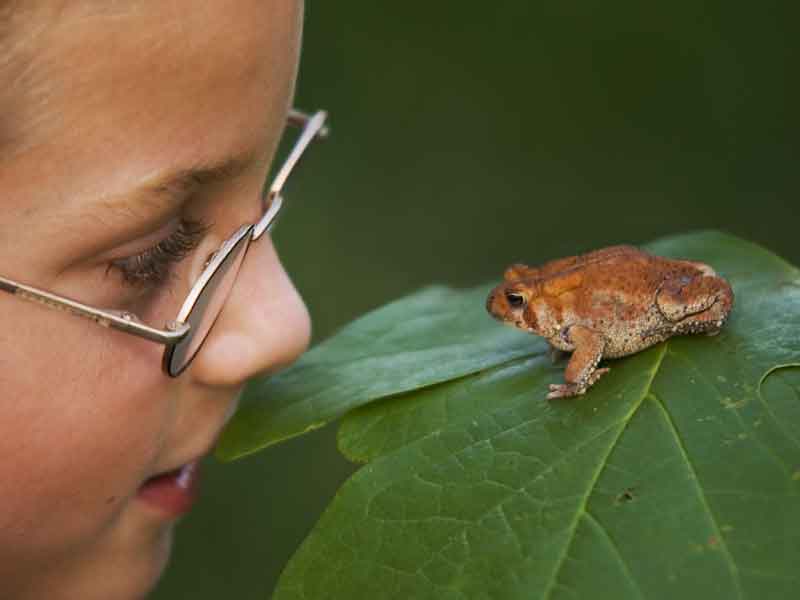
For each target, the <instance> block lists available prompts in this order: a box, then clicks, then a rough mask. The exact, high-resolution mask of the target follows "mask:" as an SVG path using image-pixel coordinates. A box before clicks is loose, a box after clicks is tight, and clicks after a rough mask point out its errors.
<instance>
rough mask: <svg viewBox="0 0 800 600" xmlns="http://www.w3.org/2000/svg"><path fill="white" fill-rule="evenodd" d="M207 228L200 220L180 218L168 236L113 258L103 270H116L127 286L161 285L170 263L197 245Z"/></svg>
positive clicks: (168, 270)
mask: <svg viewBox="0 0 800 600" xmlns="http://www.w3.org/2000/svg"><path fill="white" fill-rule="evenodd" d="M208 229H209V226H208V225H207V224H206V223H204V222H202V221H197V220H188V219H181V221H180V223H179V225H178V228H177V229H176V230H175V231H174V232H173V233H172V234H170V235H169V236H168V237H166V238H164V239H163V240H161V241H160V242H158V243H157V244H156V245H155V246H153V247H151V248H148V249H147V250H145V251H144V252H141V253H139V254H137V255H135V256H128V257H125V258H121V259H117V260H114V261H112V262H111V263H110V264H109V266H108V269H106V272H108V271H109V270H111V269H115V270H117V271H118V272H119V273H120V274H121V275H122V281H123V282H124V283H125V284H126V285H129V286H134V287H139V288H150V289H155V288H158V287H161V286H163V285H165V284H166V283H167V282H168V280H169V278H170V275H171V274H172V267H173V266H174V265H175V264H176V263H179V262H180V261H181V260H183V259H184V258H186V256H188V255H189V254H191V252H192V251H193V250H195V249H196V248H197V246H198V245H199V244H200V242H201V241H202V240H203V237H204V236H205V234H206V233H207V232H208Z"/></svg>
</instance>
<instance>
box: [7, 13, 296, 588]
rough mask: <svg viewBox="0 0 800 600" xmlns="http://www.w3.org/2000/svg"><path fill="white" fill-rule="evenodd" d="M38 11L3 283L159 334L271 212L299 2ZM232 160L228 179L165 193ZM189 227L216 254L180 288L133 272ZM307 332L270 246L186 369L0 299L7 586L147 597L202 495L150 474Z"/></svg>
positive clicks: (149, 350)
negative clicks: (186, 514) (237, 239)
mask: <svg viewBox="0 0 800 600" xmlns="http://www.w3.org/2000/svg"><path fill="white" fill-rule="evenodd" d="M33 4H38V3H29V2H21V3H19V5H20V6H24V7H25V8H24V9H23V8H20V9H19V12H16V13H15V12H14V11H13V10H12V12H11V15H3V18H9V19H11V21H10V23H11V26H10V27H8V28H6V27H4V26H2V24H0V32H10V33H0V36H2V37H0V46H2V54H3V59H2V60H0V207H1V210H0V275H3V276H5V277H8V278H12V279H16V280H18V281H21V282H24V283H28V284H30V285H34V286H37V287H40V288H44V289H48V290H50V291H53V292H56V293H59V294H62V295H64V296H67V297H72V298H75V299H78V300H81V301H83V302H85V303H87V304H92V305H95V306H99V307H108V308H120V309H128V310H131V311H132V312H136V313H138V314H141V315H142V316H143V317H145V319H146V320H147V321H148V322H149V324H152V325H154V326H156V327H159V328H162V327H163V325H164V320H165V319H169V318H174V316H175V315H176V314H177V310H178V308H179V305H180V303H181V302H182V300H183V298H184V296H185V295H186V293H187V292H188V290H189V288H190V286H191V282H192V280H193V278H194V277H196V276H197V274H198V273H199V272H200V270H202V268H203V264H204V262H205V259H206V257H207V256H208V255H209V253H211V252H213V251H214V250H216V248H217V247H218V245H219V243H220V242H221V241H222V240H224V239H225V238H227V237H228V236H229V235H230V234H231V233H232V232H233V231H234V230H235V229H236V228H238V226H239V225H241V224H243V223H252V222H254V221H255V220H257V219H258V217H259V216H260V215H261V210H262V208H261V204H260V201H259V199H260V192H261V187H262V184H263V182H264V180H265V178H266V175H267V168H268V165H269V163H270V160H271V158H272V155H273V151H274V149H275V147H276V145H277V142H278V140H279V138H280V136H281V133H282V131H283V129H284V121H285V117H286V112H287V108H288V107H289V104H290V101H291V95H292V90H293V85H294V76H295V70H296V64H297V56H298V49H299V36H300V22H301V12H302V6H301V3H300V2H299V1H298V2H294V1H288V0H274V1H264V0H228V1H225V0H218V1H217V0H212V1H204V2H195V1H192V0H170V1H169V2H162V1H158V0H153V1H149V0H130V1H121V2H96V3H93V2H83V1H80V2H78V1H76V2H70V1H64V2H43V3H42V4H43V5H44V8H41V9H37V8H31V6H32V5H33ZM94 4H96V5H97V6H94ZM0 12H2V11H0ZM9 36H10V37H9ZM3 38H5V39H3ZM6 57H9V58H6ZM231 158H234V159H236V160H237V161H238V162H237V164H239V167H240V168H238V169H236V170H235V172H231V173H228V176H227V177H223V178H222V179H221V180H218V181H213V182H211V181H206V180H200V181H197V182H195V183H194V184H192V185H190V186H182V185H181V186H178V185H173V184H169V183H167V184H166V185H160V183H163V180H164V178H169V177H170V176H171V175H174V174H176V173H180V172H182V171H185V170H187V169H192V168H194V167H197V166H209V165H218V164H222V163H225V162H226V161H228V160H229V159H231ZM155 182H160V183H159V185H156V183H155ZM181 219H184V220H189V221H202V222H203V223H205V224H206V225H208V227H209V229H208V232H207V233H206V235H205V237H203V238H202V240H200V241H199V245H198V246H197V248H196V249H194V250H192V251H191V252H189V253H188V255H187V256H186V257H185V258H184V259H183V260H181V261H180V262H178V263H176V264H173V265H172V266H170V267H169V271H170V275H169V276H168V277H166V278H165V280H164V281H163V282H161V283H158V282H156V283H153V282H152V281H150V282H148V281H147V280H146V279H147V278H145V281H144V282H140V283H137V284H130V283H125V281H124V278H123V276H122V274H121V272H120V268H119V264H120V260H121V259H124V258H126V257H130V256H136V255H141V254H142V253H143V252H145V251H147V249H149V248H152V247H153V246H156V245H157V244H158V243H159V242H161V241H162V240H163V239H164V238H167V237H168V236H170V235H172V234H174V233H175V230H176V229H177V228H178V225H179V223H180V222H181ZM150 257H151V258H152V255H150ZM112 263H114V264H116V265H117V266H113V267H111V268H109V265H110V264H112ZM124 264H125V265H127V266H128V267H131V265H133V268H134V270H135V266H136V264H137V263H136V261H130V260H129V261H126V262H125V263H124ZM309 327H310V326H309V321H308V315H307V312H306V310H305V307H304V306H303V304H302V301H301V300H300V298H299V297H298V295H297V293H296V291H295V289H294V287H293V286H292V284H291V282H290V281H289V279H288V277H287V275H286V273H285V272H284V271H283V268H282V267H281V265H280V263H279V262H278V258H277V256H276V254H275V251H274V249H273V246H272V244H271V241H270V240H269V239H268V238H267V236H265V237H264V238H262V239H261V240H260V241H258V242H257V243H255V244H254V245H253V246H252V247H251V248H250V250H249V253H248V255H247V258H246V260H245V263H244V265H243V267H242V271H241V272H240V273H239V277H238V279H237V284H236V286H235V288H234V289H233V292H232V293H231V296H230V297H229V299H228V301H227V304H226V305H225V308H224V310H223V312H222V314H221V316H220V318H219V320H218V321H217V323H216V325H215V328H214V330H213V331H212V332H211V334H210V336H209V338H208V339H207V340H206V343H205V345H204V346H203V348H202V350H201V351H200V354H199V355H198V356H197V358H196V359H195V361H194V363H193V364H192V365H191V367H190V368H189V369H188V370H187V371H186V372H185V373H183V375H181V376H180V377H178V378H176V379H170V378H168V377H167V376H165V375H164V373H163V372H162V370H161V364H160V360H161V353H162V352H163V347H162V346H159V345H157V344H154V343H151V342H148V341H144V340H141V339H138V338H135V337H132V336H129V335H126V334H124V333H120V332H117V331H114V330H109V329H105V328H102V327H98V326H96V325H95V324H93V323H91V322H89V321H87V320H84V319H80V318H76V317H74V316H71V315H68V314H66V313H63V312H59V311H54V310H48V309H45V308H42V307H39V306H37V305H35V304H31V303H29V302H24V301H22V300H20V299H18V298H15V297H13V296H11V295H8V294H0V344H1V345H2V350H0V386H2V390H3V392H2V401H0V456H2V457H3V460H2V461H0V481H2V493H0V589H2V593H0V595H2V596H3V597H13V598H18V599H26V598H49V599H51V600H55V599H58V598H81V599H83V600H91V599H94V598H98V599H100V598H102V599H107V598H115V599H126V598H139V597H142V596H143V595H144V594H145V593H146V592H147V591H148V590H149V589H150V588H151V587H152V585H153V583H154V582H155V580H156V578H157V577H158V575H159V573H160V572H161V570H162V568H163V566H164V564H165V561H166V559H167V556H168V554H169V547H170V540H171V535H172V528H173V524H174V521H175V519H176V517H177V515H178V514H180V513H181V512H183V509H184V508H185V506H184V505H183V503H184V501H185V500H186V499H187V496H186V495H185V494H182V492H180V489H178V488H177V487H176V485H177V483H176V482H175V481H174V480H175V479H176V478H175V477H173V478H172V479H169V478H167V480H168V481H167V483H166V484H165V486H166V488H169V489H166V490H165V489H161V490H160V491H158V490H156V492H155V493H153V489H154V487H158V486H154V485H153V484H152V482H151V484H150V485H147V486H145V487H144V488H143V487H142V486H143V484H144V482H145V481H147V480H148V479H150V478H152V477H153V476H155V475H157V474H160V473H164V472H166V471H172V470H174V469H176V468H178V467H181V466H182V465H185V464H186V463H190V462H191V461H194V460H195V459H197V458H199V457H201V456H202V455H204V454H206V453H208V452H209V450H210V448H211V446H212V445H213V443H214V440H215V438H216V436H217V435H218V433H219V431H220V429H221V427H222V426H223V424H224V422H225V420H226V418H228V417H229V416H230V414H231V413H232V411H233V410H234V408H235V404H236V398H237V394H238V392H239V390H240V387H241V384H242V383H243V382H244V380H245V379H247V378H248V377H250V376H253V375H255V374H257V373H260V372H270V371H274V370H276V369H278V368H280V367H282V366H285V365H286V364H287V363H289V362H291V361H292V360H294V359H295V358H296V357H297V356H298V354H299V353H300V352H301V351H302V350H303V349H304V348H305V346H306V344H307V342H308V337H309ZM170 485H172V488H170ZM143 489H144V490H145V491H144V492H143ZM147 490H149V491H147ZM210 542H211V540H210Z"/></svg>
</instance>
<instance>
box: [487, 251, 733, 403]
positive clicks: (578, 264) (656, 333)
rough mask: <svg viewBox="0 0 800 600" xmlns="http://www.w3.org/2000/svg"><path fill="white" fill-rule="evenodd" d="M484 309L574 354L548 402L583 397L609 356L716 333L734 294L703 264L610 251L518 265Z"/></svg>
mask: <svg viewBox="0 0 800 600" xmlns="http://www.w3.org/2000/svg"><path fill="white" fill-rule="evenodd" d="M486 307H487V309H488V311H489V313H490V314H491V315H493V316H494V317H496V318H497V319H500V320H501V321H503V322H505V323H508V324H510V325H513V326H515V327H518V328H520V329H523V330H525V331H529V332H531V333H535V334H536V335H540V336H542V337H544V338H545V339H546V340H547V341H548V343H549V344H550V346H551V348H553V349H555V350H558V351H564V352H571V353H572V356H571V358H570V361H569V363H568V364H567V368H566V370H565V372H564V380H565V383H563V384H552V385H551V386H550V393H549V394H548V395H547V397H548V398H565V397H570V396H577V395H580V394H584V393H585V392H586V390H587V389H588V388H589V387H590V386H592V385H593V384H594V383H595V382H596V381H597V380H598V379H599V378H600V377H601V376H602V375H603V374H604V373H607V372H608V371H609V369H608V368H600V369H598V368H597V366H598V364H599V363H600V361H601V360H602V359H603V358H617V357H620V356H627V355H629V354H634V353H636V352H639V351H641V350H644V349H645V348H649V347H650V346H652V345H654V344H657V343H658V342H661V341H663V340H666V339H668V338H670V337H672V336H673V335H682V334H688V333H706V334H707V335H715V334H717V333H719V330H720V328H721V327H722V326H723V325H724V323H725V321H726V320H727V318H728V315H729V314H730V311H731V308H732V307H733V290H732V289H731V286H730V285H729V284H728V282H727V281H725V279H723V278H722V277H720V276H718V275H717V274H716V273H715V272H714V270H713V269H712V268H711V267H710V266H708V265H706V264H704V263H701V262H696V261H689V260H672V259H667V258H662V257H660V256H653V255H651V254H647V253H646V252H643V251H641V250H639V249H638V248H634V247H633V246H611V247H608V248H602V249H600V250H595V251H594V252H590V253H588V254H583V255H580V256H570V257H567V258H562V259H558V260H554V261H551V262H549V263H546V264H544V265H542V266H541V267H529V266H527V265H520V264H518V265H512V266H511V267H509V268H508V269H506V272H505V275H504V281H503V283H501V284H500V285H498V286H497V287H496V288H494V289H493V290H492V291H491V293H490V294H489V297H488V299H487V304H486Z"/></svg>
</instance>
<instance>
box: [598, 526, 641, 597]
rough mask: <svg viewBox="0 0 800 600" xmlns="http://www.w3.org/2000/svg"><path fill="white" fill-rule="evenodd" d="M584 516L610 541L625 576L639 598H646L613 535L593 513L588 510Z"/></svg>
mask: <svg viewBox="0 0 800 600" xmlns="http://www.w3.org/2000/svg"><path fill="white" fill-rule="evenodd" d="M583 515H584V516H585V517H586V520H587V521H588V522H589V523H590V524H591V525H592V526H593V527H594V528H595V529H597V530H598V531H599V532H600V533H601V534H602V535H603V537H604V538H606V540H607V541H608V544H609V546H611V549H612V550H614V555H615V556H616V557H617V560H618V562H619V564H620V566H621V567H622V571H623V572H624V574H625V576H626V577H627V578H628V580H629V581H630V583H631V586H632V587H633V589H635V590H636V594H637V595H638V596H639V598H644V594H643V593H642V590H641V589H639V584H638V583H636V580H635V579H634V578H633V574H632V573H631V571H630V569H629V568H628V563H627V562H626V561H625V558H624V557H623V556H622V552H620V549H619V546H618V545H617V543H616V542H615V541H614V539H613V538H612V537H611V535H610V534H609V533H608V530H607V529H606V528H605V527H603V525H602V523H600V521H599V520H598V519H597V518H596V517H595V516H594V515H593V514H592V513H590V512H589V511H588V510H587V511H584V513H583Z"/></svg>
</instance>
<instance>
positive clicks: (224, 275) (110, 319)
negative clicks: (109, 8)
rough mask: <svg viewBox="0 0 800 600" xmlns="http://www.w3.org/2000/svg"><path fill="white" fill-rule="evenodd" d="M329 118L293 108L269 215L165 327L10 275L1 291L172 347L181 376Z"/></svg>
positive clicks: (229, 245) (218, 256) (239, 235)
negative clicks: (290, 142)
mask: <svg viewBox="0 0 800 600" xmlns="http://www.w3.org/2000/svg"><path fill="white" fill-rule="evenodd" d="M326 118H327V113H326V112H325V111H317V112H315V113H314V114H312V115H308V114H305V113H302V112H300V111H298V110H294V109H293V110H291V111H290V112H289V117H288V122H289V124H290V125H299V126H302V128H303V129H302V132H301V133H300V137H298V139H297V141H296V142H295V145H294V147H293V148H292V150H291V152H290V153H289V155H288V156H287V158H286V161H285V162H284V163H283V165H282V166H281V168H280V169H279V170H278V172H277V173H276V174H275V178H274V179H273V180H272V183H271V185H270V186H269V188H268V190H267V192H266V194H265V195H264V198H263V203H264V209H265V211H264V215H263V216H262V217H261V218H260V219H259V220H258V222H257V223H250V224H245V225H242V226H241V227H239V229H237V230H236V232H235V233H234V234H233V235H232V236H231V237H229V238H228V239H227V240H225V242H223V244H222V245H221V246H220V247H219V249H218V250H217V251H216V252H215V253H213V254H212V255H211V257H210V258H209V260H208V261H207V263H206V265H205V268H204V269H203V272H202V273H201V274H200V276H199V277H198V278H197V281H196V282H195V283H194V285H193V286H192V289H191V290H190V291H189V295H188V296H187V297H186V300H184V302H183V304H182V305H181V308H180V310H179V311H178V315H177V317H176V318H175V320H174V321H169V322H167V323H166V324H165V325H164V329H158V328H155V327H151V326H149V325H146V324H145V323H142V322H141V320H140V319H139V318H138V317H137V316H136V315H134V314H132V313H129V312H123V311H116V310H109V309H102V308H96V307H93V306H89V305H87V304H83V303H81V302H77V301H76V300H72V299H70V298H66V297H64V296H59V295H57V294H53V293H51V292H47V291H45V290H41V289H38V288H35V287H32V286H29V285H26V284H23V283H20V282H18V281H13V280H11V279H7V278H5V277H0V291H3V292H8V293H10V294H14V295H15V296H18V297H20V298H23V299H25V300H30V301H33V302H37V303H40V304H43V305H45V306H48V307H50V308H56V309H59V310H64V311H67V312H69V313H71V314H74V315H78V316H81V317H85V318H88V319H91V320H92V321H94V322H95V323H97V324H99V325H103V326H105V327H112V328H114V329H118V330H120V331H123V332H125V333H129V334H131V335H135V336H137V337H140V338H144V339H146V340H150V341H151V342H156V343H159V344H163V345H164V346H166V348H165V349H164V358H163V360H162V366H163V368H164V371H165V372H166V373H167V374H168V375H169V376H170V377H177V376H178V375H180V374H181V373H182V372H183V371H184V370H185V369H186V368H187V367H188V366H189V364H190V363H191V362H192V360H193V359H194V357H195V356H197V353H198V351H199V350H200V348H201V347H202V345H203V342H204V341H205V340H206V338H207V337H208V333H209V332H210V331H211V328H212V327H213V325H214V323H215V322H216V320H217V317H218V316H219V314H220V312H222V307H223V306H224V305H225V301H226V300H227V298H228V296H229V294H230V291H231V289H233V285H234V283H235V281H236V276H237V274H238V272H239V268H240V267H241V265H242V262H243V261H244V257H245V255H246V254H247V249H248V248H249V247H250V244H251V243H253V242H255V241H256V240H258V239H259V238H260V237H261V236H262V235H263V234H264V232H266V231H269V230H270V228H271V227H272V225H273V224H274V223H275V218H276V217H277V216H278V213H279V212H280V210H281V207H282V206H283V196H282V191H283V187H284V185H285V183H286V180H287V179H288V177H289V174H290V173H291V172H292V169H294V167H295V165H297V162H298V161H299V160H300V157H301V156H302V155H303V153H304V152H305V150H306V148H308V146H309V144H310V143H311V142H312V141H313V140H314V139H316V138H324V137H326V136H327V134H328V129H327V127H326V126H325V120H326Z"/></svg>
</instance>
